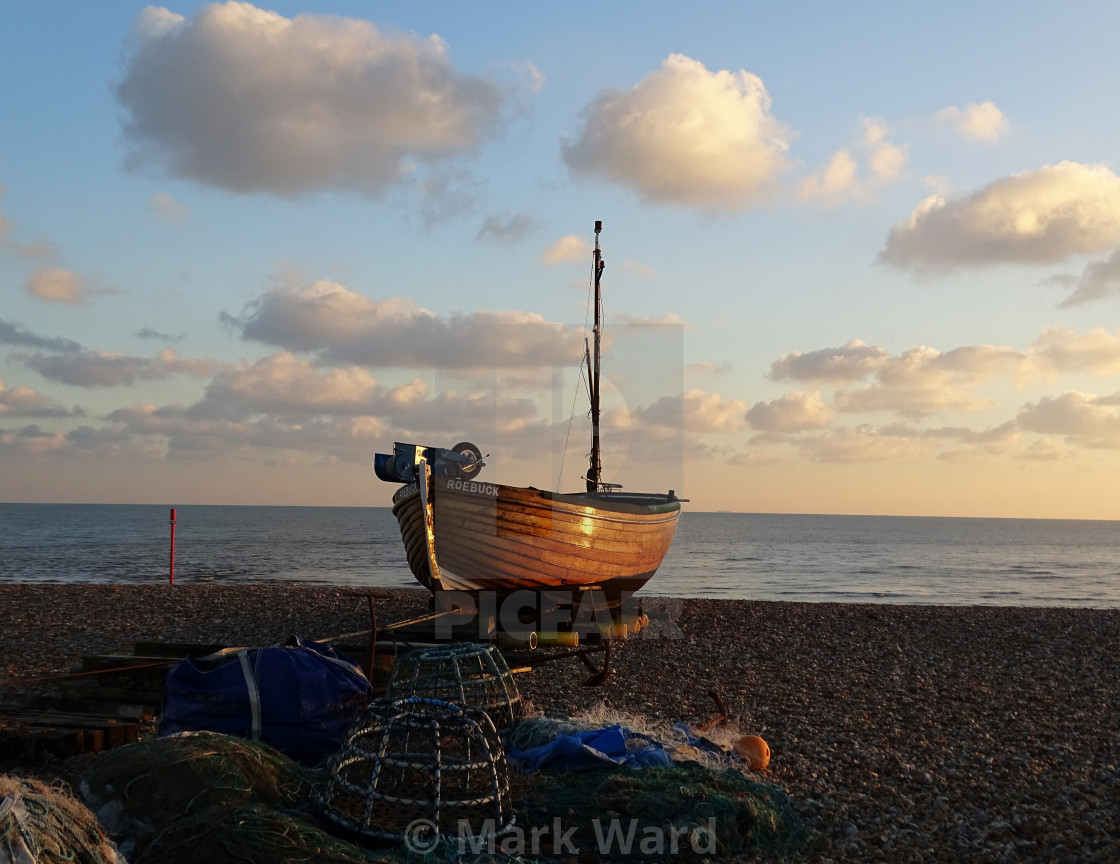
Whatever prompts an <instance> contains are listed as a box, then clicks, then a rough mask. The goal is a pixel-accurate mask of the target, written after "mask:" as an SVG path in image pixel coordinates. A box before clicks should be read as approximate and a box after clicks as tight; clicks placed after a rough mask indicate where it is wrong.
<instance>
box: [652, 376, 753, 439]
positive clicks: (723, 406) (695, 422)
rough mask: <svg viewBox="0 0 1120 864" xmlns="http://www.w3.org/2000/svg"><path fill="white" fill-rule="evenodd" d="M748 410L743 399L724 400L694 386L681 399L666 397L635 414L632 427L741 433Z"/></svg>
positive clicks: (695, 433) (704, 432)
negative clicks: (635, 425) (637, 424)
mask: <svg viewBox="0 0 1120 864" xmlns="http://www.w3.org/2000/svg"><path fill="white" fill-rule="evenodd" d="M746 408H747V406H746V403H745V402H743V401H742V400H740V399H724V398H723V397H721V396H720V395H719V394H718V393H711V392H709V391H707V390H701V389H700V388H696V387H694V388H693V389H691V390H689V391H688V392H686V393H684V394H682V395H681V396H663V397H661V398H660V399H658V400H657V401H656V402H654V403H653V404H652V405H649V406H646V407H643V408H638V409H635V410H633V411H631V412H630V416H631V419H630V425H633V424H634V423H635V422H638V423H641V424H653V425H658V426H664V427H666V428H669V429H675V430H678V431H681V430H683V431H685V432H688V433H690V434H693V435H702V434H706V433H720V432H737V431H739V430H740V429H742V428H743V427H744V425H745V424H744V422H743V413H744V412H745V411H746Z"/></svg>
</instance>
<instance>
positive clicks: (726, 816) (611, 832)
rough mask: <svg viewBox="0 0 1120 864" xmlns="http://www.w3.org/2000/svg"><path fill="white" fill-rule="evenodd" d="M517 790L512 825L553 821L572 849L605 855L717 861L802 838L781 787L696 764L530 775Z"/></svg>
mask: <svg viewBox="0 0 1120 864" xmlns="http://www.w3.org/2000/svg"><path fill="white" fill-rule="evenodd" d="M517 791H518V792H519V793H520V794H521V796H522V797H521V798H520V803H519V806H518V808H517V815H518V824H519V825H523V826H548V825H552V824H554V822H555V821H556V820H557V818H558V816H559V824H560V825H561V826H562V828H563V830H564V831H568V830H569V829H575V830H574V831H573V832H572V834H571V840H570V842H571V844H572V845H573V846H575V847H576V848H578V849H579V850H581V851H590V850H597V851H598V852H599V853H600V854H603V855H604V856H609V855H614V856H621V857H626V856H635V857H642V858H644V859H647V860H648V859H651V858H652V859H653V860H658V859H660V860H669V859H670V858H677V857H681V858H684V859H692V860H700V859H704V858H708V859H711V860H720V859H723V858H725V857H727V856H729V855H735V854H740V853H743V852H748V851H753V850H759V851H763V852H768V853H775V854H783V853H789V852H793V851H796V850H797V849H798V848H800V847H801V846H802V845H803V844H804V843H805V841H806V840H807V839H808V834H807V829H806V828H805V826H804V824H803V823H802V822H801V821H800V819H799V818H798V817H797V814H796V813H795V812H794V810H793V805H792V803H791V802H790V800H789V798H788V797H787V796H786V794H785V793H784V792H783V791H782V790H781V789H779V788H778V787H776V786H773V785H770V784H767V783H760V782H757V781H754V780H751V779H749V778H748V777H746V776H744V775H743V774H740V773H739V772H738V771H734V770H719V769H713V768H708V767H705V766H704V765H700V764H698V763H695V762H686V763H681V764H677V765H672V766H669V767H646V768H627V767H624V768H618V769H612V770H601V769H600V770H594V771H582V772H578V773H551V774H550V773H544V774H537V775H534V776H533V779H532V780H531V781H527V780H526V779H525V778H522V779H521V780H520V782H519V783H518V789H517ZM526 830H528V829H526ZM674 838H675V839H674Z"/></svg>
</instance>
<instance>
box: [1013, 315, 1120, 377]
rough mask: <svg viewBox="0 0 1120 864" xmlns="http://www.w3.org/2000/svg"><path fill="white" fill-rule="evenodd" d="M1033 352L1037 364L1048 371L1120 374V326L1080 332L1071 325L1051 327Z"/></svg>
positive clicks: (1051, 373)
mask: <svg viewBox="0 0 1120 864" xmlns="http://www.w3.org/2000/svg"><path fill="white" fill-rule="evenodd" d="M1029 353H1030V355H1031V359H1032V362H1033V365H1034V368H1035V369H1037V371H1039V372H1041V373H1043V374H1046V375H1051V376H1052V375H1053V374H1055V373H1076V372H1090V373H1092V374H1094V375H1100V376H1104V377H1111V376H1115V375H1120V330H1106V329H1105V328H1103V327H1096V328H1094V329H1092V330H1087V331H1086V332H1084V333H1078V332H1076V331H1075V330H1073V329H1072V328H1070V327H1060V326H1053V327H1047V328H1046V329H1045V330H1044V331H1043V332H1042V335H1041V336H1039V337H1038V339H1037V340H1036V341H1035V343H1034V344H1033V345H1032V346H1031V347H1030V349H1029Z"/></svg>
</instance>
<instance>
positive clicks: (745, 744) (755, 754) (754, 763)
mask: <svg viewBox="0 0 1120 864" xmlns="http://www.w3.org/2000/svg"><path fill="white" fill-rule="evenodd" d="M735 752H736V753H738V754H739V755H740V756H742V757H743V758H744V759H746V760H747V765H749V766H750V769H751V770H752V771H762V770H763V769H764V768H766V766H767V765H769V764H770V745H769V744H767V743H766V742H765V741H763V740H762V739H761V738H759V737H758V736H757V735H744V736H743V737H742V738H740V739H739V740H738V741H736V742H735Z"/></svg>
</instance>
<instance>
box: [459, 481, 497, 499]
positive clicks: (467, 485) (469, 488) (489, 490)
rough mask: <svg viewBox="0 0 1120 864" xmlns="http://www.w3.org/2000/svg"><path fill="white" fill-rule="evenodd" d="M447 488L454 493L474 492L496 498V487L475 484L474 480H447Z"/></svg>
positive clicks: (488, 484) (491, 484) (489, 484)
mask: <svg viewBox="0 0 1120 864" xmlns="http://www.w3.org/2000/svg"><path fill="white" fill-rule="evenodd" d="M447 488H448V489H454V490H455V491H456V492H475V493H477V494H479V495H493V496H494V497H495V498H496V497H497V496H498V487H497V486H495V485H494V484H493V483H477V482H475V481H474V480H458V479H456V480H448V481H447Z"/></svg>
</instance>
